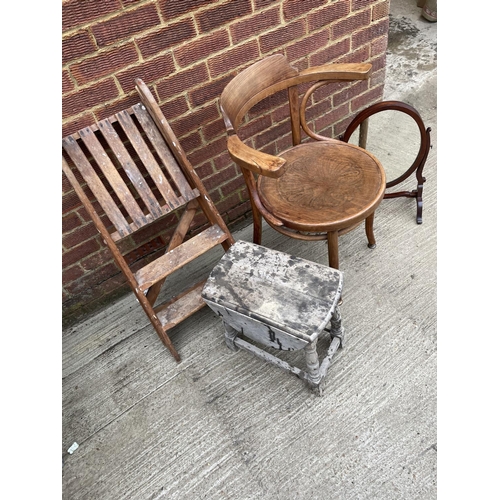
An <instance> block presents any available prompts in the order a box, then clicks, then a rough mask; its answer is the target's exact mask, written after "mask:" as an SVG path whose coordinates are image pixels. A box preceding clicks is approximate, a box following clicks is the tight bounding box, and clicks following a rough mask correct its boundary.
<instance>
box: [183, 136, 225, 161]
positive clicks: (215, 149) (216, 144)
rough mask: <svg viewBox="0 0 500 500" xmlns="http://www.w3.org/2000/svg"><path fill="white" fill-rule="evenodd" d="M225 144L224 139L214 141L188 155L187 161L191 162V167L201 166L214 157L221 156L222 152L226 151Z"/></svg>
mask: <svg viewBox="0 0 500 500" xmlns="http://www.w3.org/2000/svg"><path fill="white" fill-rule="evenodd" d="M226 142H227V141H226V138H225V137H221V138H220V139H216V140H214V141H212V142H210V143H209V144H207V145H206V146H205V147H203V148H200V149H198V150H197V151H194V152H193V153H191V154H190V155H189V160H190V161H191V163H192V164H193V166H197V165H201V164H203V163H205V162H206V161H208V160H211V159H212V158H214V157H215V156H217V155H219V154H221V153H222V152H224V151H227V149H226Z"/></svg>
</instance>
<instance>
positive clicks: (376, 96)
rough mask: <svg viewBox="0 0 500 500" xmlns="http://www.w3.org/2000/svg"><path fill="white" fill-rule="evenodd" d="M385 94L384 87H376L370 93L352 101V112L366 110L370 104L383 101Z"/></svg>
mask: <svg viewBox="0 0 500 500" xmlns="http://www.w3.org/2000/svg"><path fill="white" fill-rule="evenodd" d="M383 94H384V87H383V85H381V86H380V87H376V88H374V89H371V90H370V91H369V92H366V93H364V94H362V95H360V96H358V97H356V98H354V99H353V100H352V101H351V110H352V111H359V110H361V109H364V108H366V107H367V106H369V105H370V104H373V103H375V102H378V101H380V100H381V99H382V97H383Z"/></svg>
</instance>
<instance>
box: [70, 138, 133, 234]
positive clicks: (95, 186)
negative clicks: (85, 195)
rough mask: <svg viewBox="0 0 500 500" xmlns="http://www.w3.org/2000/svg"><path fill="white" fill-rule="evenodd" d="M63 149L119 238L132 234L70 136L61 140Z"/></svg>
mask: <svg viewBox="0 0 500 500" xmlns="http://www.w3.org/2000/svg"><path fill="white" fill-rule="evenodd" d="M63 147H64V149H65V151H66V152H67V153H68V155H69V157H70V158H71V159H72V160H73V162H74V164H75V165H76V167H77V168H78V170H79V171H80V173H81V174H82V177H83V178H84V180H85V182H86V183H87V184H88V186H89V188H90V190H91V191H92V193H94V196H95V197H96V198H97V200H98V201H99V203H100V205H101V206H102V208H103V210H104V211H105V212H106V215H107V216H108V217H109V220H110V221H111V222H112V223H113V225H114V226H115V228H116V230H117V232H118V234H119V235H120V236H121V237H124V236H127V235H128V234H130V233H131V232H132V229H131V228H130V226H129V224H128V222H127V220H126V219H125V217H124V216H123V214H122V213H121V212H120V209H119V208H118V206H117V205H116V203H115V202H114V200H113V198H112V197H111V195H110V194H109V193H108V191H107V189H106V188H105V186H104V184H103V183H102V181H101V179H99V176H98V175H97V173H96V172H95V170H94V169H93V168H92V165H91V164H90V162H89V161H88V160H87V158H86V156H85V154H84V153H83V151H82V150H81V148H80V146H79V145H78V143H77V142H76V141H75V139H74V138H73V137H71V136H69V137H66V138H64V139H63Z"/></svg>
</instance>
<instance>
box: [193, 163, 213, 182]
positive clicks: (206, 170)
mask: <svg viewBox="0 0 500 500" xmlns="http://www.w3.org/2000/svg"><path fill="white" fill-rule="evenodd" d="M195 170H196V173H197V174H198V177H199V178H200V179H201V180H203V179H205V178H206V177H209V176H211V175H212V174H213V173H214V168H213V166H212V163H211V162H210V161H207V162H205V163H203V164H202V165H199V166H197V167H196V168H195Z"/></svg>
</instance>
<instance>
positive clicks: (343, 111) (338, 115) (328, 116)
mask: <svg viewBox="0 0 500 500" xmlns="http://www.w3.org/2000/svg"><path fill="white" fill-rule="evenodd" d="M348 114H349V105H348V104H344V105H342V106H339V107H337V108H334V109H332V110H331V111H329V112H328V113H325V114H324V115H323V116H320V117H319V118H316V119H315V120H314V130H322V129H323V128H325V127H328V126H329V125H332V124H334V123H336V122H338V121H339V120H340V119H342V118H344V117H346V116H347V115H348Z"/></svg>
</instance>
